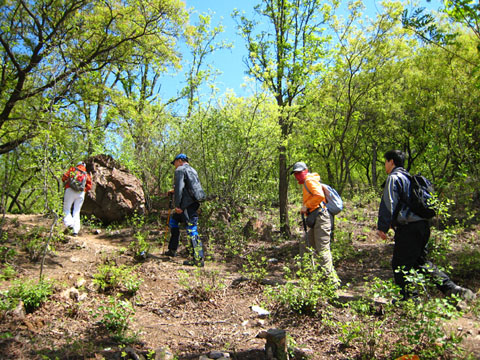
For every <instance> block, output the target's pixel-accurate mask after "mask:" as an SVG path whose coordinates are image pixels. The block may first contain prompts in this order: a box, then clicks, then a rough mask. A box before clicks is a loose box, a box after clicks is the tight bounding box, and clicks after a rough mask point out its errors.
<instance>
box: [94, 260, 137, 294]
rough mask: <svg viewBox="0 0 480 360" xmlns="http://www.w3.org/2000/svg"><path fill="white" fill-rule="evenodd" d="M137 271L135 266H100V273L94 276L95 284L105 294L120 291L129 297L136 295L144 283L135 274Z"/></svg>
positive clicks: (108, 264) (109, 264) (112, 264)
mask: <svg viewBox="0 0 480 360" xmlns="http://www.w3.org/2000/svg"><path fill="white" fill-rule="evenodd" d="M135 270H136V267H135V266H127V265H116V264H114V263H107V264H103V265H100V266H98V268H97V271H98V272H97V273H95V274H94V275H93V283H94V284H96V285H98V286H99V287H100V289H101V290H102V291H105V292H113V291H120V292H122V293H125V294H128V295H135V293H136V292H137V290H138V288H139V287H140V284H141V283H142V280H141V279H139V278H138V276H137V275H136V274H135V273H134V271H135Z"/></svg>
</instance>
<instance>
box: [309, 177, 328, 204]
mask: <svg viewBox="0 0 480 360" xmlns="http://www.w3.org/2000/svg"><path fill="white" fill-rule="evenodd" d="M313 181H316V180H313ZM319 184H320V186H321V187H322V189H323V184H322V183H321V182H319ZM303 186H304V187H305V190H307V192H308V193H309V194H310V195H313V194H312V192H311V191H310V189H309V188H308V186H307V181H304V182H303ZM324 192H325V190H324ZM320 204H323V206H321V205H320V206H319V207H321V208H322V210H323V209H325V207H326V206H327V205H326V204H325V201H322V202H321V203H320Z"/></svg>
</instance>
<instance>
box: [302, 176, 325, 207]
mask: <svg viewBox="0 0 480 360" xmlns="http://www.w3.org/2000/svg"><path fill="white" fill-rule="evenodd" d="M305 185H306V186H307V188H308V190H309V193H310V195H311V196H310V197H309V198H308V199H307V201H305V204H304V206H305V207H307V209H309V210H315V209H316V208H318V207H319V206H320V204H321V203H322V201H325V193H324V192H323V186H322V184H320V182H318V181H315V180H311V179H306V180H305Z"/></svg>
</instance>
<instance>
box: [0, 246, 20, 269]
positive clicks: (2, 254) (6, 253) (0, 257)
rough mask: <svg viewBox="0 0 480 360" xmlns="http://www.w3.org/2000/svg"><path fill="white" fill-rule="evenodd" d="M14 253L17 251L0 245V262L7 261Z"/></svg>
mask: <svg viewBox="0 0 480 360" xmlns="http://www.w3.org/2000/svg"><path fill="white" fill-rule="evenodd" d="M15 255H17V251H16V250H15V249H13V248H11V247H9V246H7V245H0V263H2V264H4V263H8V262H9V261H10V260H12V259H13V258H14V257H15Z"/></svg>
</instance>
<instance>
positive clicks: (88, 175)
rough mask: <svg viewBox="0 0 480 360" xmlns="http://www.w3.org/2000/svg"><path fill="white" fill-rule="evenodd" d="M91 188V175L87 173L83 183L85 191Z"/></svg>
mask: <svg viewBox="0 0 480 360" xmlns="http://www.w3.org/2000/svg"><path fill="white" fill-rule="evenodd" d="M91 188H92V177H91V176H90V174H88V173H87V182H86V183H85V192H88V191H90V189H91Z"/></svg>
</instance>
